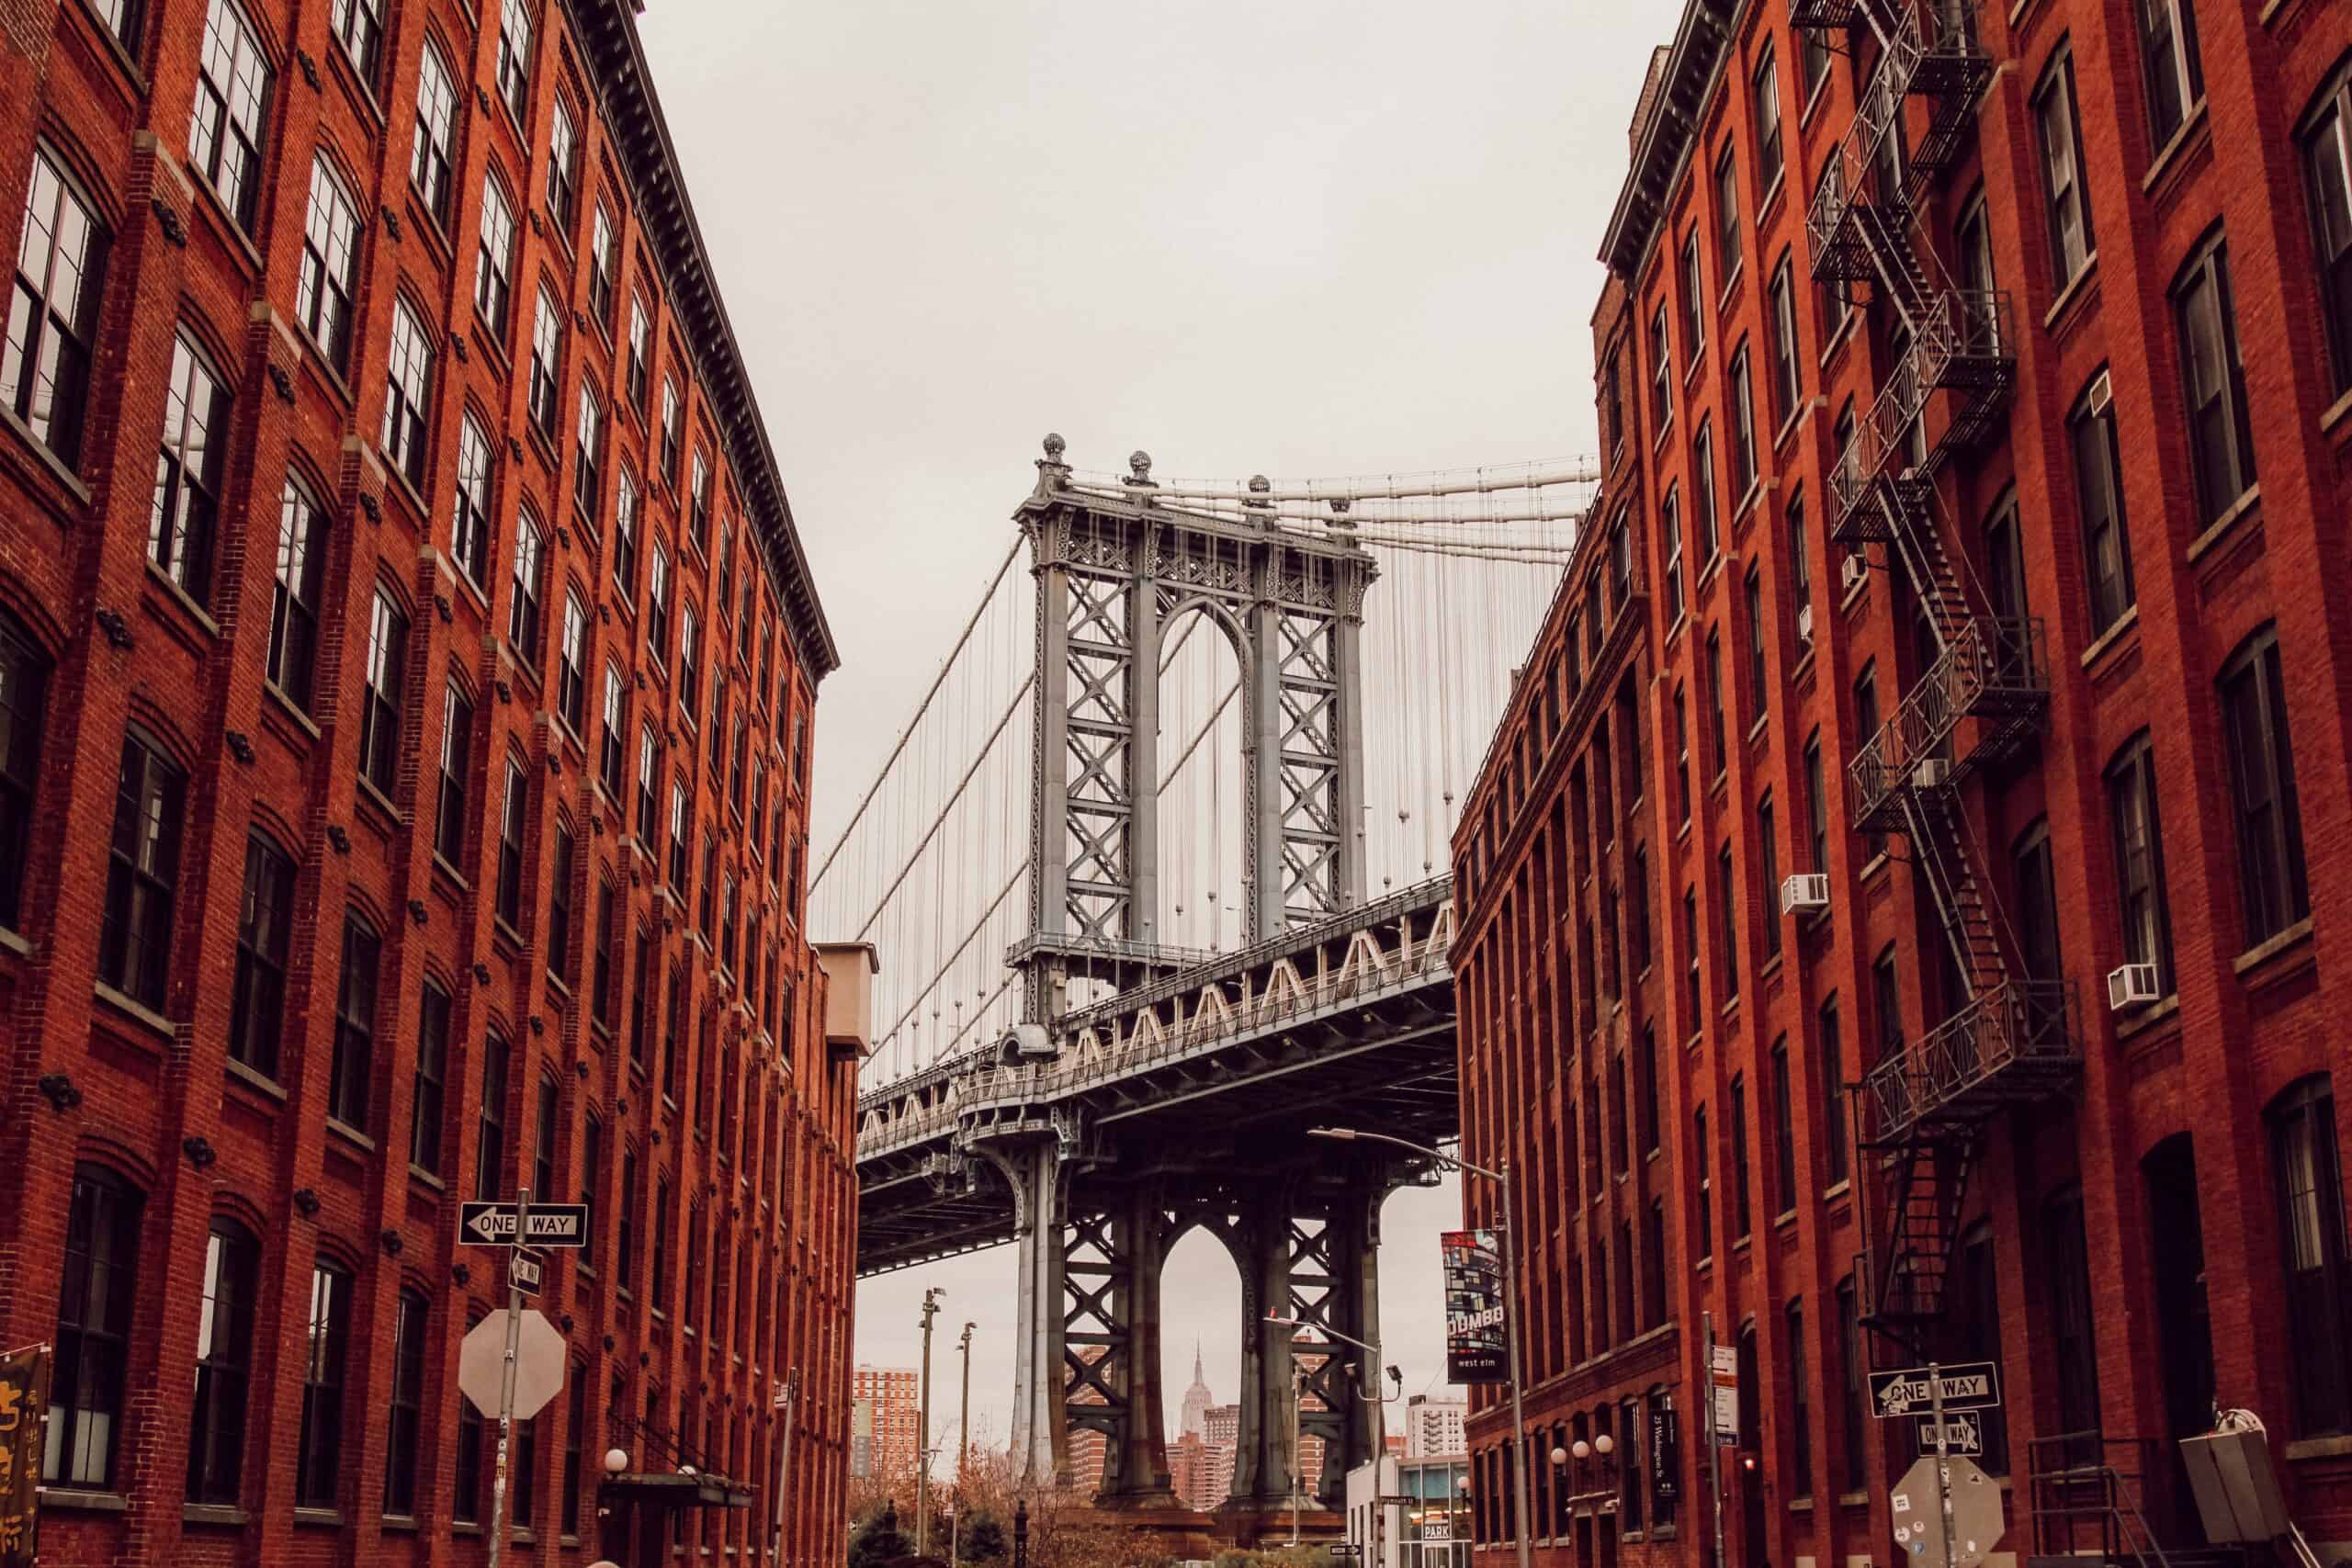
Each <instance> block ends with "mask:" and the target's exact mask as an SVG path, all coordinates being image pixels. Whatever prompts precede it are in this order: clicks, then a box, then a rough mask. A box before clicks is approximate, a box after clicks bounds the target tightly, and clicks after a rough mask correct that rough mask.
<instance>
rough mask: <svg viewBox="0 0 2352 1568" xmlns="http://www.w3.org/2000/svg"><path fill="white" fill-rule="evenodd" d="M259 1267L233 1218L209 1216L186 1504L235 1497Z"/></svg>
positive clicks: (254, 1247)
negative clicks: (210, 1225)
mask: <svg viewBox="0 0 2352 1568" xmlns="http://www.w3.org/2000/svg"><path fill="white" fill-rule="evenodd" d="M260 1269H261V1244H260V1243H259V1242H257V1241H255V1240H254V1236H253V1233H252V1232H250V1231H248V1230H246V1229H245V1227H244V1226H243V1225H241V1224H237V1223H236V1222H235V1221H233V1220H215V1221H213V1222H212V1232H211V1235H209V1236H208V1237H207V1238H206V1241H205V1248H204V1296H203V1301H202V1304H201V1307H200V1308H199V1314H198V1318H197V1329H196V1404H195V1406H194V1409H193V1412H192V1415H191V1418H190V1424H189V1435H188V1446H187V1449H188V1461H187V1500H188V1501H189V1502H191V1503H225V1504H233V1503H235V1502H237V1501H238V1497H239V1486H240V1483H242V1481H243V1476H244V1459H245V1396H246V1391H247V1389H248V1387H249V1386H250V1384H251V1382H252V1379H253V1359H254V1355H253V1353H254V1284H255V1280H256V1278H257V1276H258V1275H259V1273H260Z"/></svg>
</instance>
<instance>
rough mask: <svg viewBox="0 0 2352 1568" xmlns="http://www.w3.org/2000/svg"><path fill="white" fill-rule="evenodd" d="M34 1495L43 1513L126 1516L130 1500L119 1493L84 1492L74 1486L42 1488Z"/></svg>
mask: <svg viewBox="0 0 2352 1568" xmlns="http://www.w3.org/2000/svg"><path fill="white" fill-rule="evenodd" d="M35 1495H36V1496H38V1497H39V1498H40V1506H41V1509H42V1511H43V1512H47V1511H48V1510H50V1509H51V1508H56V1509H60V1510H72V1511H74V1512H77V1513H85V1514H127V1513H129V1512H130V1498H128V1497H126V1496H124V1495H122V1494H121V1493H119V1492H85V1491H84V1490H82V1489H81V1488H79V1487H74V1486H42V1487H40V1488H37V1489H36V1491H35Z"/></svg>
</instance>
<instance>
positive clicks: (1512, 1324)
mask: <svg viewBox="0 0 2352 1568" xmlns="http://www.w3.org/2000/svg"><path fill="white" fill-rule="evenodd" d="M1307 1135H1308V1136H1309V1137H1315V1138H1335V1139H1338V1140H1339V1141H1340V1142H1341V1143H1370V1144H1389V1145H1394V1146H1396V1147H1397V1148H1400V1149H1409V1150H1411V1151H1412V1152H1413V1153H1414V1154H1417V1155H1419V1156H1421V1157H1422V1158H1423V1159H1431V1160H1435V1161H1437V1162H1438V1163H1439V1164H1440V1165H1443V1166H1448V1167H1451V1168H1453V1169H1455V1170H1458V1171H1461V1172H1462V1173H1463V1174H1464V1175H1465V1176H1483V1177H1485V1178H1486V1179H1487V1180H1489V1181H1491V1182H1493V1183H1494V1184H1495V1185H1496V1187H1498V1189H1500V1197H1501V1200H1502V1223H1501V1224H1498V1225H1497V1226H1496V1227H1495V1228H1496V1229H1497V1230H1498V1231H1500V1232H1502V1233H1503V1253H1502V1265H1503V1296H1504V1299H1505V1300H1506V1301H1507V1302H1508V1303H1510V1304H1509V1306H1508V1308H1507V1309H1506V1310H1505V1312H1504V1313H1503V1326H1504V1328H1505V1329H1506V1330H1507V1338H1506V1340H1505V1349H1506V1351H1507V1353H1508V1355H1509V1358H1510V1425H1511V1445H1510V1452H1511V1497H1512V1502H1513V1504H1514V1508H1513V1513H1514V1515H1515V1517H1514V1520H1513V1524H1514V1527H1515V1528H1514V1529H1512V1531H1511V1534H1512V1535H1513V1536H1514V1537H1515V1538H1517V1539H1516V1542H1515V1544H1516V1546H1517V1548H1518V1552H1519V1568H1530V1564H1531V1562H1532V1556H1531V1549H1530V1545H1529V1541H1528V1535H1527V1531H1528V1517H1527V1490H1528V1488H1527V1415H1526V1411H1525V1409H1524V1408H1523V1407H1522V1404H1521V1387H1520V1372H1519V1265H1518V1258H1517V1251H1518V1246H1517V1243H1516V1242H1515V1241H1514V1240H1513V1239H1512V1232H1513V1230H1514V1229H1515V1228H1516V1227H1515V1225H1514V1224H1513V1222H1512V1220H1511V1201H1510V1160H1508V1159H1504V1160H1498V1161H1497V1162H1496V1168H1494V1169H1492V1170H1489V1169H1487V1168H1486V1167H1485V1166H1483V1165H1473V1164H1471V1163H1470V1162H1469V1161H1468V1160H1466V1159H1464V1158H1463V1157H1462V1156H1460V1155H1450V1154H1447V1153H1446V1152H1445V1151H1444V1150H1442V1149H1438V1148H1432V1147H1431V1146H1430V1145H1427V1144H1417V1143H1415V1142H1414V1141H1413V1140H1412V1139H1410V1138H1398V1137H1392V1136H1391V1135H1390V1134H1386V1133H1366V1132H1361V1131H1359V1130H1357V1129H1356V1128H1353V1127H1310V1128H1308V1129H1307Z"/></svg>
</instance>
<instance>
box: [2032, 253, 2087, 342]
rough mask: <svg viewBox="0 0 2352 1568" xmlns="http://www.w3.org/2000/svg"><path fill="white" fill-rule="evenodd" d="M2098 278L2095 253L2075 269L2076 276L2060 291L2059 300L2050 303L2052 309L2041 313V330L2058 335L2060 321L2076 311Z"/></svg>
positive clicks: (2084, 259)
mask: <svg viewBox="0 0 2352 1568" xmlns="http://www.w3.org/2000/svg"><path fill="white" fill-rule="evenodd" d="M2096 277H2098V252H2097V251H2093V252H2092V253H2091V254H2089V255H2086V256H2085V257H2084V258H2083V265H2081V266H2079V267H2076V268H2075V276H2073V277H2071V278H2069V279H2068V280H2067V282H2066V287H2065V288H2061V289H2060V290H2059V291H2058V298H2057V299H2053V300H2052V301H2051V302H2050V309H2049V310H2044V311H2043V312H2042V313H2041V330H2042V331H2044V332H2046V333H2056V332H2057V330H2058V319H2059V318H2060V317H2061V316H2064V315H2066V314H2067V313H2068V312H2070V311H2071V310H2074V308H2075V305H2076V304H2077V303H2079V302H2080V301H2081V300H2082V299H2083V297H2084V295H2085V294H2086V292H2087V291H2088V289H2089V287H2090V284H2091V281H2092V280H2093V279H2094V278H2096Z"/></svg>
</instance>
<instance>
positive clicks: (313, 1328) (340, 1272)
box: [294, 1258, 352, 1508]
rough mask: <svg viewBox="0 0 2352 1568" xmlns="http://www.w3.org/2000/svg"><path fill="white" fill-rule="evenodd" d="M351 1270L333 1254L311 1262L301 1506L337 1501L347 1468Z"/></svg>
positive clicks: (299, 1456)
mask: <svg viewBox="0 0 2352 1568" xmlns="http://www.w3.org/2000/svg"><path fill="white" fill-rule="evenodd" d="M351 1291H352V1278H351V1270H350V1269H346V1268H345V1267H344V1266H343V1265H342V1264H341V1263H339V1262H337V1261H336V1260H335V1259H334V1258H319V1259H318V1260H317V1261H316V1262H314V1263H312V1264H311V1308H310V1314H309V1316H308V1318H307V1320H306V1328H305V1332H304V1336H303V1340H302V1429H301V1434H300V1446H299V1447H298V1448H297V1450H296V1457H295V1463H294V1501H295V1505H296V1506H298V1507H304V1508H332V1507H334V1506H335V1504H336V1500H337V1493H338V1483H339V1481H340V1478H341V1476H342V1472H343V1389H344V1380H345V1365H346V1362H347V1360H348V1359H349V1354H350V1345H351Z"/></svg>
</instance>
